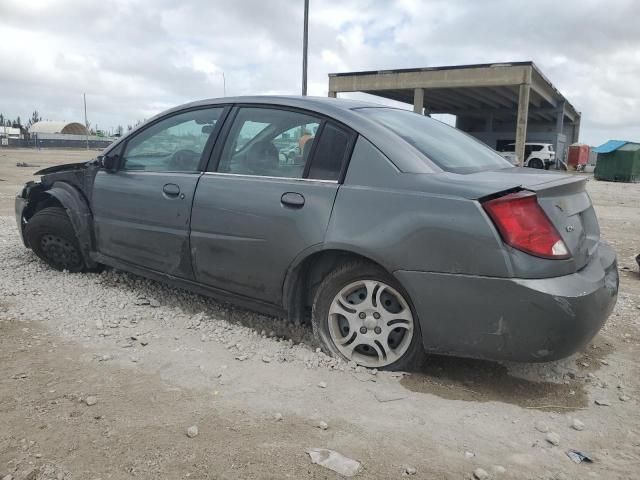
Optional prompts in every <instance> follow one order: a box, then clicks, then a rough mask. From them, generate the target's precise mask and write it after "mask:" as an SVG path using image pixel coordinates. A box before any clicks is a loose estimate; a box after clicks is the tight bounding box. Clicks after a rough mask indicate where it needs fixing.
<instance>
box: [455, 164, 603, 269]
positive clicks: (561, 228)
mask: <svg viewBox="0 0 640 480" xmlns="http://www.w3.org/2000/svg"><path fill="white" fill-rule="evenodd" d="M443 176H444V177H445V178H446V181H447V183H448V184H449V185H456V186H459V187H460V193H461V194H462V195H464V196H466V197H467V198H472V199H476V200H480V199H482V198H484V197H488V196H492V195H495V194H499V193H501V192H507V191H509V190H515V189H518V188H522V189H524V190H529V191H532V192H535V193H536V195H537V197H538V203H539V204H540V206H541V207H542V209H543V210H544V212H545V213H546V214H547V216H548V217H549V219H550V220H551V222H552V223H553V224H554V226H555V227H556V229H557V230H558V233H559V234H560V236H561V237H562V239H563V240H564V242H565V244H566V245H567V248H568V249H569V252H570V253H571V255H572V258H573V261H574V264H575V267H576V270H579V269H581V268H582V267H584V266H585V265H586V264H587V263H588V262H589V259H590V258H591V257H592V256H593V254H594V253H595V251H596V249H597V248H598V243H599V241H600V227H599V225H598V220H597V218H596V214H595V211H594V209H593V204H592V203H591V198H590V197H589V194H588V193H587V192H586V190H585V186H586V183H587V179H586V178H585V177H578V176H575V175H568V174H566V173H556V172H548V171H544V170H535V169H529V168H506V169H501V170H494V171H483V172H477V173H471V174H466V175H459V174H451V173H445V174H443ZM463 192H464V193H463Z"/></svg>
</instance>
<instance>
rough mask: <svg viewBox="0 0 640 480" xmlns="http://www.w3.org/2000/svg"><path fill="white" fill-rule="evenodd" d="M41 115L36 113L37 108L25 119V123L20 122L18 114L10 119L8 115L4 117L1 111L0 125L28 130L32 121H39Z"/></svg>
mask: <svg viewBox="0 0 640 480" xmlns="http://www.w3.org/2000/svg"><path fill="white" fill-rule="evenodd" d="M41 120H42V117H41V116H40V114H39V113H38V111H37V110H34V111H33V113H32V114H31V118H30V119H29V120H28V121H27V123H26V125H24V124H23V123H22V119H21V118H20V116H18V117H16V118H15V120H11V118H9V117H8V116H7V117H5V116H4V114H3V113H0V126H1V127H11V128H19V129H20V130H28V129H29V127H31V125H33V124H34V123H37V122H40V121H41Z"/></svg>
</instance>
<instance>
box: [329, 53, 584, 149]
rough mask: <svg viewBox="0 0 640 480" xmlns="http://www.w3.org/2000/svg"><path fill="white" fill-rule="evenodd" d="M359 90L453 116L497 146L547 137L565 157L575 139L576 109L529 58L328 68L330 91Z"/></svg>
mask: <svg viewBox="0 0 640 480" xmlns="http://www.w3.org/2000/svg"><path fill="white" fill-rule="evenodd" d="M341 92H364V93H369V94H372V95H376V96H379V97H383V98H387V99H390V100H396V101H399V102H404V103H408V104H412V105H413V109H414V111H415V112H418V113H424V114H425V115H430V114H436V113H446V114H451V115H455V116H456V127H458V128H459V129H461V130H464V131H465V132H468V133H469V134H471V135H473V136H474V137H476V138H478V139H480V140H482V141H483V142H485V143H486V144H487V145H489V146H490V147H492V148H494V149H497V150H501V149H502V147H505V146H506V145H508V144H510V143H515V144H516V153H517V155H518V158H519V159H520V160H521V161H522V159H523V158H524V144H525V142H539V143H551V144H553V145H554V147H555V150H556V152H557V155H558V158H560V159H562V160H564V159H565V158H566V151H567V148H568V146H569V145H570V144H572V143H575V142H577V141H578V136H579V133H580V113H579V112H578V111H577V110H576V109H575V108H574V107H573V105H571V103H569V101H568V100H567V99H566V98H565V97H564V96H563V95H562V94H561V93H560V92H559V91H558V90H557V89H556V88H555V87H554V86H553V85H552V84H551V82H550V81H549V80H548V79H547V78H546V77H545V76H544V75H543V74H542V72H541V71H540V70H539V69H538V67H537V66H536V65H535V64H534V63H533V62H517V63H500V64H481V65H459V66H451V67H433V68H411V69H401V70H384V71H366V72H347V73H331V74H329V96H330V97H336V96H337V94H338V93H341Z"/></svg>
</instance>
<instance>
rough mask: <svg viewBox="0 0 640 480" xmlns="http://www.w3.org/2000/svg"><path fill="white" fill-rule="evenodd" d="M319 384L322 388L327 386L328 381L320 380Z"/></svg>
mask: <svg viewBox="0 0 640 480" xmlns="http://www.w3.org/2000/svg"><path fill="white" fill-rule="evenodd" d="M318 386H319V387H320V388H327V382H320V383H319V384H318Z"/></svg>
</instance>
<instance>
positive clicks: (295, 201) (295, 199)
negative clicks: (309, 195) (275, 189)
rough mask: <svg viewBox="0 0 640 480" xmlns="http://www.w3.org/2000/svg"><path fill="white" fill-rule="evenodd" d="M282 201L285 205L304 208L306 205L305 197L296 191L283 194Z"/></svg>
mask: <svg viewBox="0 0 640 480" xmlns="http://www.w3.org/2000/svg"><path fill="white" fill-rule="evenodd" d="M280 202H282V204H283V205H284V206H285V207H289V208H302V207H303V206H304V197H303V196H302V195H300V194H299V193H296V192H287V193H283V194H282V197H280Z"/></svg>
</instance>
